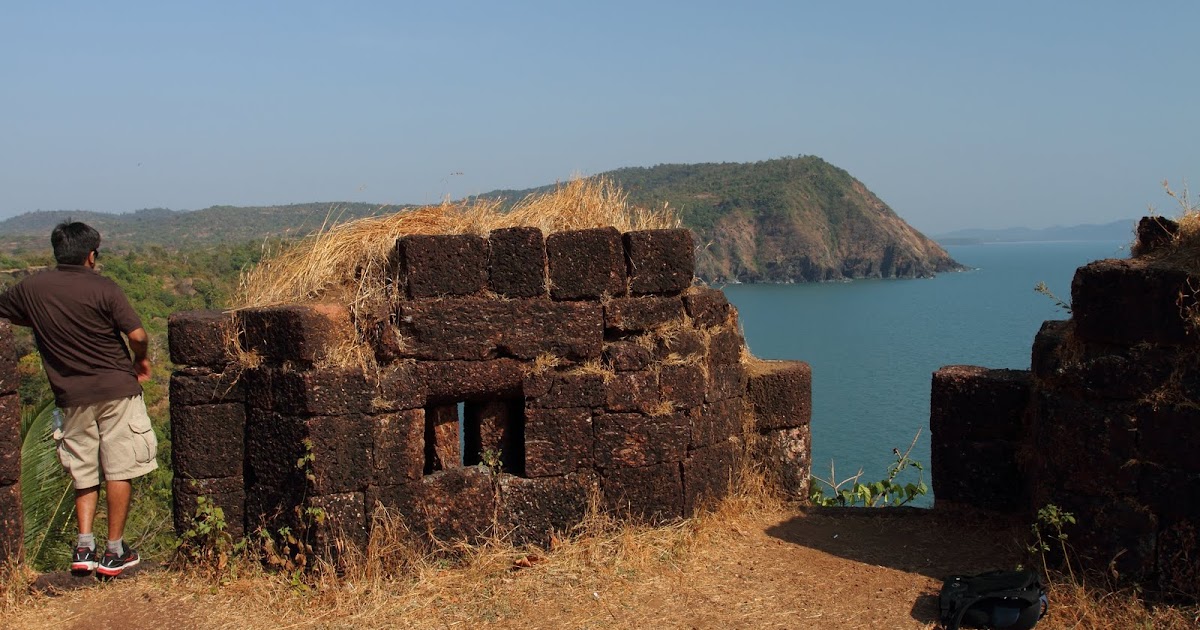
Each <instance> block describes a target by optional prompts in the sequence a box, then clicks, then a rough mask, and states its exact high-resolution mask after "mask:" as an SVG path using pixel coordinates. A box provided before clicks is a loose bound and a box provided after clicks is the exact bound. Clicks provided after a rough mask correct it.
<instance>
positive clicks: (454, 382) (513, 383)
mask: <svg viewBox="0 0 1200 630" xmlns="http://www.w3.org/2000/svg"><path fill="white" fill-rule="evenodd" d="M417 375H418V377H419V378H420V380H421V382H422V383H424V384H425V387H426V399H427V401H428V402H429V403H430V404H441V403H450V402H462V401H465V400H479V399H495V398H519V397H520V396H521V383H522V382H523V381H524V379H525V372H524V370H523V369H522V366H521V363H520V362H519V361H514V360H513V359H493V360H491V361H421V362H418V363H417Z"/></svg>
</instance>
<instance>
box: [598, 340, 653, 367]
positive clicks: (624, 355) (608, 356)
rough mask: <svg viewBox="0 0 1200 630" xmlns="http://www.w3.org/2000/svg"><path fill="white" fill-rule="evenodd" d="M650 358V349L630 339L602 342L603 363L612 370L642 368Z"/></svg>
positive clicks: (646, 365) (647, 364)
mask: <svg viewBox="0 0 1200 630" xmlns="http://www.w3.org/2000/svg"><path fill="white" fill-rule="evenodd" d="M652 360H653V356H651V354H650V350H648V349H646V348H644V347H642V346H639V345H638V344H636V343H634V342H632V341H610V342H607V343H605V344H604V364H605V365H607V366H609V367H611V368H612V369H613V370H614V371H617V372H636V371H638V370H644V369H646V368H647V367H648V366H649V365H650V362H651V361H652Z"/></svg>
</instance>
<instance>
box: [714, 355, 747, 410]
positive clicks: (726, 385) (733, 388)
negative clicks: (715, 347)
mask: <svg viewBox="0 0 1200 630" xmlns="http://www.w3.org/2000/svg"><path fill="white" fill-rule="evenodd" d="M745 393H746V370H745V368H743V367H742V365H741V364H738V363H735V364H730V365H722V364H709V366H708V388H707V389H706V390H705V392H704V401H705V402H716V401H718V400H724V399H726V398H733V397H735V396H741V395H743V394H745Z"/></svg>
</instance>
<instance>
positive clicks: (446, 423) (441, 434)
mask: <svg viewBox="0 0 1200 630" xmlns="http://www.w3.org/2000/svg"><path fill="white" fill-rule="evenodd" d="M461 439H462V437H461V434H460V433H459V430H458V405H456V404H454V403H450V404H449V405H441V406H437V407H428V408H426V409H425V469H424V472H425V473H426V474H429V473H433V472H436V471H439V470H450V469H451V468H461V467H462V449H461V448H460V440H461Z"/></svg>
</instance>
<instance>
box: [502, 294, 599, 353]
mask: <svg viewBox="0 0 1200 630" xmlns="http://www.w3.org/2000/svg"><path fill="white" fill-rule="evenodd" d="M505 306H507V307H508V308H509V309H511V321H512V322H513V324H512V325H511V326H510V327H508V328H505V329H504V330H502V331H501V334H500V340H499V342H498V343H497V349H498V350H499V352H500V354H502V355H505V356H511V357H516V358H518V359H525V360H532V359H535V358H537V356H538V355H540V354H552V355H555V356H558V357H563V358H565V359H568V360H571V361H586V360H588V359H594V358H598V357H599V356H600V353H601V351H602V350H603V347H604V310H603V308H602V307H601V306H600V305H599V304H595V303H590V302H551V301H549V300H513V301H510V302H507V303H506V304H505Z"/></svg>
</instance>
